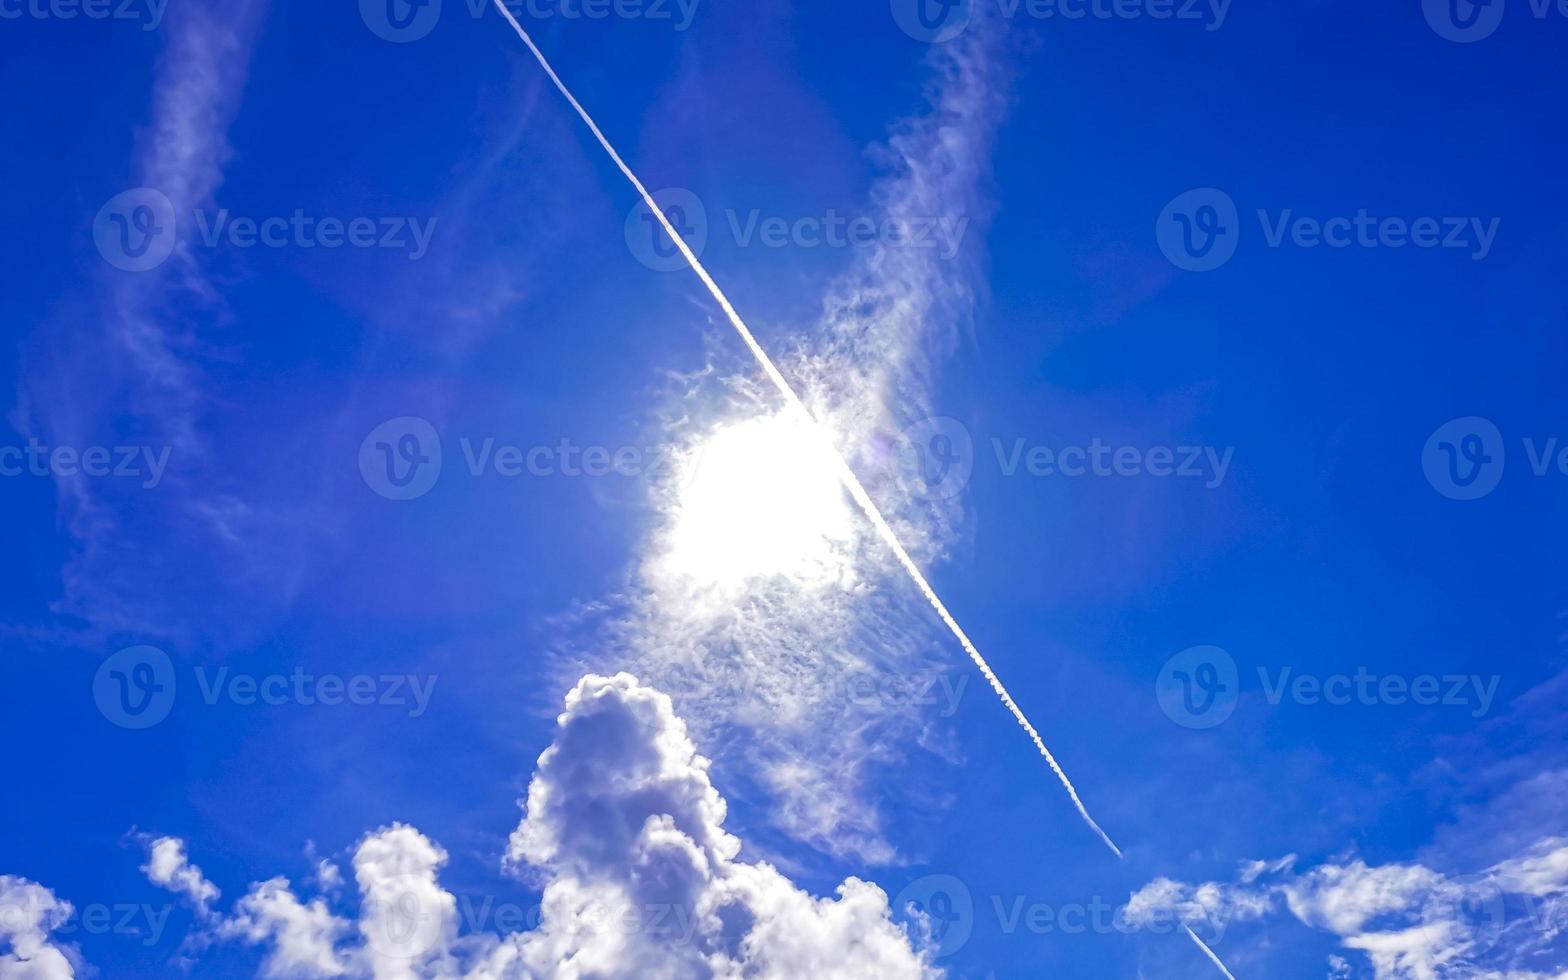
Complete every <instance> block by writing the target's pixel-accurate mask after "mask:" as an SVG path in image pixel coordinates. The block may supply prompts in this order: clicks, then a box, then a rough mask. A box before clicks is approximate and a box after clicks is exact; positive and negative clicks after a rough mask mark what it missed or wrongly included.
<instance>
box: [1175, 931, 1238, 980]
mask: <svg viewBox="0 0 1568 980" xmlns="http://www.w3.org/2000/svg"><path fill="white" fill-rule="evenodd" d="M1182 928H1183V929H1185V930H1187V935H1189V936H1191V937H1192V941H1193V942H1195V943H1197V944H1198V948H1199V949H1201V950H1203V953H1204V955H1205V956H1207V957H1208V958H1209V959H1211V960H1213V961H1214V965H1215V966H1217V967H1219V968H1220V972H1221V973H1223V974H1225V976H1226V977H1227V978H1229V980H1236V975H1235V974H1234V973H1232V972H1230V970H1228V969H1226V967H1225V961H1224V960H1221V959H1220V956H1219V954H1218V953H1216V952H1214V950H1212V949H1210V948H1209V944H1208V943H1206V942H1204V941H1203V940H1202V939H1199V938H1198V934H1197V933H1195V932H1193V931H1192V927H1191V926H1182Z"/></svg>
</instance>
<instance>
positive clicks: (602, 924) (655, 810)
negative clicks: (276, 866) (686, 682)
mask: <svg viewBox="0 0 1568 980" xmlns="http://www.w3.org/2000/svg"><path fill="white" fill-rule="evenodd" d="M524 809H525V812H524V817H523V819H522V821H521V823H520V824H519V825H518V826H517V828H516V829H515V831H514V832H513V833H512V835H511V838H510V843H509V846H508V848H507V852H506V865H507V867H508V868H510V869H511V870H512V871H513V872H514V873H516V874H519V875H523V876H525V877H528V878H531V879H535V880H537V881H538V882H539V883H541V884H542V886H543V897H542V900H541V915H540V919H539V922H538V925H537V927H536V928H534V929H532V930H531V931H527V932H513V933H509V934H504V935H502V934H496V933H490V932H478V931H476V932H471V933H470V934H468V935H463V934H462V931H463V930H462V927H461V923H460V922H459V905H458V902H457V899H456V897H455V896H454V895H453V894H452V893H450V892H448V891H447V890H446V889H445V888H443V887H442V885H441V883H440V873H441V870H442V868H443V866H444V865H445V864H446V862H447V854H446V852H445V851H444V850H442V849H441V847H440V846H439V845H437V844H436V843H435V842H434V841H431V840H430V839H429V838H428V837H426V836H424V835H423V834H421V833H420V832H419V831H417V830H415V829H414V828H412V827H408V826H404V825H400V824H394V825H392V826H390V827H386V828H383V829H381V830H378V831H376V832H374V833H372V834H369V835H368V836H366V837H365V838H364V840H362V841H361V842H360V844H359V846H358V848H357V849H356V850H355V853H354V859H353V867H354V880H355V882H356V883H357V885H358V888H359V894H360V908H359V917H358V922H357V928H356V923H354V922H351V921H350V920H349V919H347V918H345V917H342V916H339V915H337V914H336V913H334V912H333V911H332V909H331V908H330V906H329V904H328V900H327V899H325V898H316V899H314V900H312V901H310V902H308V903H307V902H303V901H301V900H300V899H299V898H298V897H297V896H296V895H295V893H294V892H293V890H292V889H291V887H290V885H289V882H288V881H287V880H285V879H283V878H275V879H273V880H271V881H267V882H263V883H261V884H257V885H254V886H252V888H251V890H250V892H249V894H247V895H246V896H245V897H244V898H243V899H241V900H240V901H239V902H238V903H237V904H236V906H235V909H234V911H233V914H232V915H230V916H227V917H224V918H222V919H221V920H220V921H219V923H218V925H217V927H216V929H215V932H216V934H217V935H218V936H219V937H220V938H225V939H230V940H236V941H241V942H245V943H247V944H250V945H252V946H257V947H260V948H262V949H263V950H264V951H265V960H264V962H263V964H262V968H261V975H262V976H265V977H268V978H275V980H321V978H334V977H351V978H369V980H416V978H419V980H427V978H428V980H579V978H585V977H593V978H595V980H620V978H624V980H643V978H659V980H720V978H724V980H739V978H742V977H745V978H748V980H797V978H800V977H818V978H822V980H862V978H865V977H876V978H878V980H928V978H937V977H940V976H941V975H942V974H941V971H939V970H938V969H936V968H935V967H933V966H932V965H931V962H930V957H929V955H928V954H926V953H925V952H923V951H922V950H921V949H920V948H917V945H916V943H915V941H914V940H912V939H911V937H910V936H909V934H908V933H907V932H906V930H905V929H904V928H903V927H901V926H899V925H898V924H896V923H895V922H894V921H893V918H892V910H891V909H890V908H889V906H888V900H887V895H886V894H885V893H884V892H883V891H882V890H881V889H880V888H878V887H877V886H876V885H874V884H870V883H868V882H864V881H860V880H858V879H854V878H851V879H848V880H846V881H845V882H844V883H843V884H841V885H840V886H839V887H838V889H837V891H836V895H835V896H834V897H832V898H815V897H813V896H811V895H810V894H808V893H806V892H805V891H802V890H801V889H799V888H797V887H796V886H795V885H794V884H793V883H792V882H790V881H789V879H788V878H786V877H785V876H784V875H783V874H781V873H780V872H779V871H778V870H777V869H775V868H773V867H771V866H770V865H768V864H765V863H752V862H747V861H743V860H741V859H740V854H741V850H742V845H741V842H740V840H739V839H738V838H736V837H735V836H733V835H732V834H730V833H729V832H728V831H727V830H726V829H725V827H724V821H725V816H726V812H727V806H726V804H725V801H724V799H723V797H721V796H720V795H719V793H718V791H717V789H715V788H714V786H713V783H712V781H711V780H710V778H709V763H708V760H706V759H705V758H703V757H702V756H700V755H698V754H697V750H696V747H695V745H694V744H693V743H692V741H691V738H690V737H689V735H688V733H687V730H686V726H685V724H684V723H683V722H682V721H681V720H680V718H678V717H677V716H676V714H675V711H674V706H673V704H672V702H671V701H670V699H669V698H668V697H667V696H665V695H663V694H661V693H659V692H658V691H656V690H654V689H652V688H650V687H647V686H645V685H643V684H641V683H639V682H638V681H637V680H636V679H634V678H632V677H631V676H629V675H626V674H621V675H618V676H616V677H599V676H592V675H590V676H588V677H585V678H583V679H582V680H581V681H580V682H579V683H578V684H577V686H576V687H575V688H574V689H573V690H572V692H571V693H570V694H569V695H568V696H567V699H566V705H565V711H564V712H563V713H562V714H561V716H560V719H559V730H558V732H557V735H556V738H555V742H554V744H553V745H551V747H550V748H549V749H548V750H547V751H546V752H545V753H544V754H543V755H542V756H541V757H540V759H539V765H538V770H537V771H536V772H535V774H534V777H533V780H532V781H531V783H530V784H529V788H528V794H527V797H526V800H525V801H524ZM160 843H163V842H162V841H160ZM164 853H165V854H166V855H170V857H168V858H167V859H166V861H165V862H164V864H165V865H166V870H167V871H168V874H167V875H166V877H168V878H170V880H180V879H181V874H182V872H184V871H187V870H189V869H190V868H191V866H190V865H189V863H188V862H187V861H185V860H184V851H183V848H166V849H165V851H164ZM176 855H177V859H176V857H174V856H176ZM198 874H199V872H198ZM203 880H204V879H203Z"/></svg>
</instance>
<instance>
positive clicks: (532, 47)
mask: <svg viewBox="0 0 1568 980" xmlns="http://www.w3.org/2000/svg"><path fill="white" fill-rule="evenodd" d="M495 5H496V9H498V10H500V11H501V15H502V16H503V17H505V18H506V20H507V23H509V24H511V25H512V29H513V30H514V31H516V32H517V36H518V37H520V38H522V40H523V43H524V44H526V45H528V50H529V51H531V52H533V56H534V58H535V59H536V60H537V61H538V62H539V66H540V67H541V68H543V69H544V71H545V74H547V75H549V76H550V81H552V82H554V83H555V87H556V88H558V89H560V90H561V94H562V95H563V96H565V97H566V101H567V102H569V103H571V106H572V108H573V109H575V110H577V114H578V115H579V116H581V117H582V120H583V122H584V123H586V124H587V125H588V128H589V130H591V131H592V132H593V135H594V138H595V139H597V140H598V141H599V145H600V146H602V147H604V151H605V152H606V153H608V154H609V155H610V159H611V160H613V161H614V162H615V165H616V166H617V167H618V168H620V171H621V173H622V174H624V175H625V176H626V179H627V180H629V181H631V184H632V186H633V187H635V188H636V189H637V193H638V194H640V195H641V196H642V200H643V203H644V204H646V205H647V206H648V209H649V210H650V211H652V212H653V214H654V216H655V217H657V218H658V219H659V224H660V225H662V226H663V227H664V231H665V233H666V234H668V235H669V236H670V241H672V242H674V243H675V247H676V248H678V249H680V251H681V254H682V255H684V256H685V257H686V261H687V263H689V264H690V265H691V268H692V271H693V272H695V273H696V274H697V278H699V279H701V280H702V284H703V285H704V286H706V287H708V292H710V293H712V294H713V299H714V300H715V301H716V302H717V303H718V304H719V307H720V308H721V309H722V310H724V315H725V316H726V317H728V318H729V321H730V324H731V325H732V326H733V327H734V328H735V332H736V333H738V334H740V339H741V340H743V341H745V342H746V346H747V347H748V348H750V350H751V353H752V354H753V356H755V357H756V359H757V363H758V364H760V365H762V370H763V371H764V372H766V373H767V375H768V378H769V380H771V381H772V382H773V386H774V387H775V388H777V389H778V391H779V394H780V395H782V396H784V400H785V402H786V403H788V404H789V406H790V407H792V408H794V409H796V410H797V411H799V412H800V413H802V415H803V416H804V417H805V418H806V419H808V420H810V421H811V422H812V427H813V429H814V430H815V431H816V432H818V433H819V434H821V437H822V438H823V441H824V442H825V443H827V442H829V440H828V439H827V438H826V434H825V432H824V430H823V429H822V427H821V425H820V424H818V423H817V422H816V420H815V418H814V417H813V416H812V414H811V410H810V409H808V408H806V405H805V403H804V402H802V401H801V400H800V396H799V395H797V394H795V389H794V388H792V387H790V383H789V381H787V380H786V379H785V378H784V375H783V374H781V373H779V369H778V368H777V367H776V366H774V364H773V359H772V358H771V357H769V356H768V352H767V351H765V350H763V349H762V345H761V344H759V343H758V342H757V338H756V337H755V336H753V335H752V332H751V330H750V328H748V327H747V326H746V321H744V320H742V319H741V317H740V314H739V313H737V312H736V311H735V307H734V306H733V305H731V303H730V301H729V298H728V297H727V296H725V295H724V290H722V289H720V288H719V284H718V283H716V282H714V281H713V277H712V276H710V275H708V270H707V269H705V268H704V267H703V265H702V262H700V261H699V260H698V259H697V256H696V254H695V253H693V252H692V250H691V247H690V246H689V245H687V244H686V240H685V239H684V238H682V237H681V233H680V232H679V231H677V230H676V229H675V226H674V225H673V224H671V223H670V219H669V218H668V217H667V216H666V215H665V213H664V209H663V208H661V207H659V205H658V203H657V202H655V201H654V199H653V195H652V194H649V193H648V189H647V188H646V187H644V186H643V183H642V181H641V180H639V179H638V178H637V175H636V174H635V173H633V172H632V168H631V167H629V166H627V165H626V161H625V160H622V159H621V155H620V154H619V153H617V152H616V150H615V147H614V146H612V145H611V144H610V141H609V139H608V138H606V137H605V135H604V133H603V132H602V131H601V130H600V129H599V126H598V124H597V123H595V122H594V121H593V117H592V116H590V115H589V114H588V110H586V109H584V108H583V106H582V103H581V102H578V101H577V97H576V96H574V95H572V92H571V90H570V89H568V88H567V87H566V83H565V82H563V81H561V76H559V75H557V74H556V73H555V69H554V68H553V67H551V65H550V60H549V59H548V58H546V57H545V56H544V52H543V51H540V50H539V46H538V45H536V44H534V40H533V38H531V37H529V36H528V32H527V31H525V30H523V25H522V24H519V23H518V22H517V18H516V17H513V16H512V12H511V11H510V10H508V9H507V7H506V4H505V2H504V0H495ZM827 448H828V449H829V450H830V451H831V452H830V455H831V457H832V459H833V462H834V465H835V469H836V470H837V471H838V478H839V481H840V482H841V483H843V484H844V488H845V489H846V490H848V491H849V495H850V496H851V497H853V498H855V503H856V504H858V505H859V506H860V509H861V510H862V511H863V512H864V513H865V515H866V518H867V519H868V520H870V521H871V524H872V526H873V527H875V528H876V530H877V534H878V536H880V537H881V538H882V540H883V542H884V543H885V544H886V545H887V546H888V547H889V548H891V549H892V551H893V554H894V555H895V556H896V557H897V558H898V563H899V564H900V565H903V566H904V571H906V572H908V573H909V577H910V578H911V579H912V580H914V583H915V585H916V586H917V587H919V589H920V591H921V593H922V594H924V595H925V597H926V601H927V602H929V603H930V604H931V608H933V609H935V610H936V614H937V615H938V616H940V617H941V618H942V622H943V623H945V624H946V625H947V628H948V630H950V631H951V632H952V634H953V636H954V637H956V638H957V640H958V643H959V645H960V646H962V647H963V648H964V652H965V653H968V654H969V659H971V660H973V661H974V663H975V666H976V667H978V668H979V669H980V673H981V674H982V675H983V676H984V677H985V679H986V681H987V682H988V683H989V684H990V685H991V689H992V690H993V691H995V692H996V696H997V697H999V698H1001V700H1002V704H1004V705H1006V706H1007V710H1008V711H1011V712H1012V713H1013V717H1014V718H1015V719H1016V720H1017V721H1018V724H1019V726H1020V727H1022V728H1023V730H1024V731H1025V732H1026V733H1028V735H1029V739H1030V741H1032V742H1034V747H1035V748H1036V749H1038V750H1039V752H1040V755H1041V756H1043V757H1044V758H1045V761H1046V762H1047V763H1049V764H1050V766H1051V771H1052V772H1054V773H1056V778H1057V779H1059V780H1061V783H1062V786H1063V787H1065V788H1066V790H1067V795H1068V796H1069V797H1071V798H1072V801H1073V806H1075V807H1077V808H1078V815H1079V816H1081V817H1082V818H1083V820H1084V822H1085V823H1087V824H1088V825H1089V828H1090V829H1091V830H1093V831H1094V832H1095V833H1096V834H1097V835H1099V838H1100V840H1102V841H1104V842H1105V846H1106V847H1109V848H1110V849H1111V851H1112V852H1113V853H1114V854H1115V855H1116V856H1117V857H1118V858H1120V857H1122V851H1121V848H1119V847H1117V846H1116V842H1115V841H1113V840H1111V838H1110V837H1109V835H1107V834H1106V833H1105V831H1103V830H1101V829H1100V825H1099V824H1098V823H1096V822H1095V820H1094V818H1093V817H1091V816H1089V810H1088V808H1087V807H1085V806H1084V805H1083V800H1082V799H1080V798H1079V796H1078V790H1077V789H1076V788H1075V787H1074V786H1073V783H1072V780H1070V779H1068V778H1067V773H1066V772H1064V771H1063V770H1062V767H1061V766H1060V765H1059V764H1058V763H1057V761H1056V757H1055V756H1054V755H1052V754H1051V750H1050V749H1048V748H1046V746H1045V740H1044V739H1042V738H1041V737H1040V733H1039V732H1038V731H1036V730H1035V727H1034V725H1032V724H1031V723H1030V722H1029V719H1028V717H1027V716H1025V715H1024V713H1023V710H1022V709H1020V708H1019V707H1018V703H1017V702H1016V701H1014V700H1013V696H1012V695H1011V694H1009V693H1007V688H1005V687H1003V686H1002V682H1001V680H1000V679H999V678H998V677H997V676H996V672H995V671H993V670H992V669H991V665H990V664H989V663H987V662H986V659H985V657H984V656H982V655H981V653H980V651H979V649H977V648H976V647H975V645H974V644H973V643H972V642H970V640H969V636H968V635H967V634H966V633H965V632H964V630H963V627H961V626H959V625H958V620H956V619H954V618H953V614H952V613H950V612H948V611H947V606H946V605H944V604H943V603H942V600H941V598H939V597H938V596H937V594H936V590H935V589H933V588H932V587H931V583H930V582H927V581H926V577H925V575H924V574H922V573H921V571H920V567H919V566H918V565H916V564H915V560H914V559H913V558H911V557H909V552H907V551H905V550H904V545H903V544H902V543H901V542H900V541H899V540H898V535H897V534H895V533H893V529H892V528H891V527H890V526H888V523H887V520H886V519H885V518H883V516H882V512H881V511H880V510H878V509H877V505H876V504H875V503H874V502H873V501H872V500H871V496H870V494H868V493H866V488H865V487H863V486H861V485H860V480H859V478H857V477H856V476H855V473H854V471H853V470H851V469H850V468H849V464H848V463H846V462H845V461H844V457H843V456H842V455H841V454H840V453H839V452H838V451H837V449H836V447H833V446H832V445H831V444H830V445H828V447H827ZM1194 938H1196V937H1194ZM1210 955H1212V954H1210ZM1231 980H1235V978H1234V977H1232V978H1231Z"/></svg>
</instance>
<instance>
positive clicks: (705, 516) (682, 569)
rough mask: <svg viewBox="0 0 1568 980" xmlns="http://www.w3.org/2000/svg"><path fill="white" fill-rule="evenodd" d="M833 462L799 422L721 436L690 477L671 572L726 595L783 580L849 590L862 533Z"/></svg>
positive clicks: (778, 421)
mask: <svg viewBox="0 0 1568 980" xmlns="http://www.w3.org/2000/svg"><path fill="white" fill-rule="evenodd" d="M832 453H833V450H832V449H831V448H830V447H828V446H826V445H824V443H823V441H822V440H821V438H820V437H819V436H818V435H817V433H816V432H814V431H813V429H812V424H811V423H810V422H809V421H806V420H804V419H801V418H799V417H798V416H795V415H793V414H787V413H786V414H779V415H770V416H765V417H763V418H755V419H748V420H746V421H743V422H736V423H733V424H730V425H727V426H724V427H723V428H721V429H719V430H717V431H716V432H714V433H713V434H712V435H711V436H709V437H708V439H707V441H706V442H705V443H703V444H702V445H701V446H699V447H697V450H696V452H695V453H694V455H693V456H692V458H691V459H690V460H689V461H688V463H687V466H686V468H685V471H684V472H683V473H682V484H681V488H680V497H679V503H678V505H677V509H676V513H675V515H674V523H673V525H672V526H671V529H670V534H669V538H668V542H667V545H668V549H667V554H666V556H665V560H666V561H667V563H668V567H669V569H670V570H671V571H674V572H676V573H678V574H680V575H683V576H686V577H689V578H690V579H692V580H693V581H695V582H697V583H699V584H701V585H704V586H710V587H720V588H739V587H743V586H745V585H746V584H747V583H748V582H750V581H751V580H753V579H757V578H764V577H769V576H775V575H776V576H783V577H787V578H789V579H791V580H792V581H795V582H799V583H801V584H808V585H825V584H828V583H829V582H833V581H838V580H841V579H842V578H843V577H844V576H845V575H846V574H847V573H848V569H849V562H850V554H849V544H850V542H851V539H852V538H853V535H854V530H855V523H854V513H853V511H852V509H851V508H850V505H849V501H848V499H847V498H846V496H845V494H844V491H843V489H842V487H841V486H840V485H839V480H838V473H837V470H836V467H835V461H834V457H833V455H832Z"/></svg>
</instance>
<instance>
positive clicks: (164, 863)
mask: <svg viewBox="0 0 1568 980" xmlns="http://www.w3.org/2000/svg"><path fill="white" fill-rule="evenodd" d="M142 873H143V874H145V875H146V876H147V880H148V881H150V882H152V883H153V884H155V885H157V886H158V887H160V888H166V889H168V890H169V891H171V892H174V893H175V894H178V895H184V896H185V897H186V898H188V899H190V902H191V904H192V905H193V906H195V908H196V911H197V912H198V913H199V914H200V915H202V916H203V917H205V916H207V915H210V914H211V912H212V903H213V902H215V901H217V900H218V896H219V894H220V892H219V891H218V886H216V885H214V884H213V883H212V882H210V881H208V880H207V878H206V876H205V875H203V874H202V871H201V868H198V867H197V866H196V865H194V864H192V863H191V861H190V858H189V857H187V856H186V854H185V842H184V841H182V840H180V839H179V838H176V837H160V838H158V839H156V840H153V841H150V842H148V845H147V863H146V864H144V865H142Z"/></svg>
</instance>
